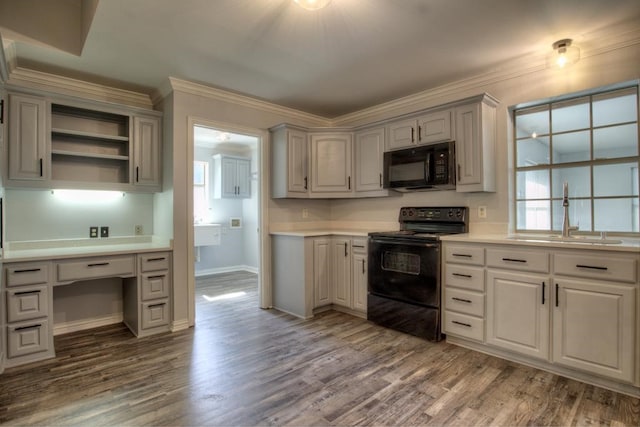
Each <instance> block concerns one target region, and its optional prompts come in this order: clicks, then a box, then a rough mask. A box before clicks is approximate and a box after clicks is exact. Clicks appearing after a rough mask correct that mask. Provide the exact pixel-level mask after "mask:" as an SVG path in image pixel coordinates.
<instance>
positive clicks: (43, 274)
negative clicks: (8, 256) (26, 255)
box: [6, 263, 49, 286]
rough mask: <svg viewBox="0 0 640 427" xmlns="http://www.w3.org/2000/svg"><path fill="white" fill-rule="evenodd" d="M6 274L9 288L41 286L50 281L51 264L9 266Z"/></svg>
mask: <svg viewBox="0 0 640 427" xmlns="http://www.w3.org/2000/svg"><path fill="white" fill-rule="evenodd" d="M6 272H7V276H6V277H7V286H22V285H39V284H41V283H47V282H48V281H49V264H43V263H37V264H36V263H24V264H15V265H13V264H9V265H7V266H6Z"/></svg>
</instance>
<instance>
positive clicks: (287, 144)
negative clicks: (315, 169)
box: [270, 125, 309, 198]
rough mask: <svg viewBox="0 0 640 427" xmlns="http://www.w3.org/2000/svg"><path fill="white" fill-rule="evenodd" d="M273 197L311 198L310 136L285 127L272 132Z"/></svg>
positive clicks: (298, 130)
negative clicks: (308, 139) (308, 137)
mask: <svg viewBox="0 0 640 427" xmlns="http://www.w3.org/2000/svg"><path fill="white" fill-rule="evenodd" d="M270 175H271V197H273V198H308V197H309V145H308V142H307V133H306V132H305V131H303V130H300V129H293V128H290V127H287V126H285V125H281V126H278V127H277V128H274V129H272V130H271V173H270Z"/></svg>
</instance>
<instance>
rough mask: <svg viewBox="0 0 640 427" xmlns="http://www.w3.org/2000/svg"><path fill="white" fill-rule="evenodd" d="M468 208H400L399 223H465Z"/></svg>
mask: <svg viewBox="0 0 640 427" xmlns="http://www.w3.org/2000/svg"><path fill="white" fill-rule="evenodd" d="M468 211H469V208H467V207H464V206H461V207H445V208H431V207H422V208H415V207H413V208H410V207H407V208H400V218H399V221H400V222H431V221H433V222H466V220H467V213H468Z"/></svg>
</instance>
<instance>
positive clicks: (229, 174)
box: [220, 157, 238, 198]
mask: <svg viewBox="0 0 640 427" xmlns="http://www.w3.org/2000/svg"><path fill="white" fill-rule="evenodd" d="M237 166H238V162H237V160H236V159H232V158H229V157H222V162H221V165H220V167H221V168H222V170H221V178H220V180H221V182H220V185H221V186H222V191H221V193H222V197H229V198H234V197H238V185H237V183H236V177H237V175H238V171H237Z"/></svg>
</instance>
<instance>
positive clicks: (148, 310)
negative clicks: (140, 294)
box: [141, 300, 169, 329]
mask: <svg viewBox="0 0 640 427" xmlns="http://www.w3.org/2000/svg"><path fill="white" fill-rule="evenodd" d="M141 310H142V329H151V328H156V327H158V326H166V325H168V324H169V301H168V300H163V301H157V302H143V303H142V307H141Z"/></svg>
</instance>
